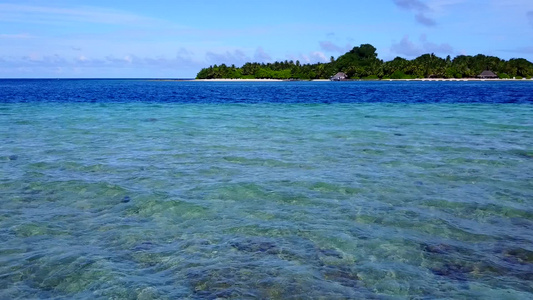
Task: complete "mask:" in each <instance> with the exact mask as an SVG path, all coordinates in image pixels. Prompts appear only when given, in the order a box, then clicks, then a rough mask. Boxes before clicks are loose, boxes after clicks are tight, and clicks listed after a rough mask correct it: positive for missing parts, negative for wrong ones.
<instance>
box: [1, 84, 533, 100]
mask: <svg viewBox="0 0 533 300" xmlns="http://www.w3.org/2000/svg"><path fill="white" fill-rule="evenodd" d="M532 89H533V81H530V80H528V81H519V82H516V81H507V82H506V81H502V82H499V81H498V82H486V81H471V82H420V81H405V82H398V81H382V82H379V81H366V82H365V81H359V82H195V81H180V82H176V81H149V80H121V79H115V80H109V79H108V80H99V79H92V80H83V79H61V80H57V79H48V80H47V79H37V80H36V79H26V80H24V79H15V80H8V79H4V80H0V101H1V102H2V103H10V102H16V103H19V102H69V103H70V102H98V103H110V102H112V103H122V102H127V103H131V102H145V103H146V102H153V103H206V104H222V103H307V104H311V103H312V104H321V103H381V102H385V103H518V104H531V103H533V96H532V93H531V91H532Z"/></svg>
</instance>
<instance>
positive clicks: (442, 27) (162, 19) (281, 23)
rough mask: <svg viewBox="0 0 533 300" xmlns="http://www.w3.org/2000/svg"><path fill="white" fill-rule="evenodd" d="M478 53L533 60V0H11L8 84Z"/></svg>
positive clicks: (5, 28) (0, 56)
mask: <svg viewBox="0 0 533 300" xmlns="http://www.w3.org/2000/svg"><path fill="white" fill-rule="evenodd" d="M365 43H369V44H372V45H374V46H375V47H376V48H377V52H378V55H379V58H381V59H383V60H391V59H393V58H394V57H396V56H401V57H405V58H409V59H411V58H415V57H417V56H419V55H421V54H424V53H435V54H436V55H438V56H441V57H445V56H446V55H451V56H452V57H454V56H456V55H459V54H467V55H475V54H478V53H482V54H486V55H494V56H498V57H501V58H504V59H509V58H513V57H522V58H526V59H528V60H529V61H533V0H375V1H355V0H337V1H315V0H305V1H301V0H284V1H278V0H270V1H264V0H261V1H259V0H257V1H256V0H247V1H241V0H225V1H215V0H197V1H180V0H168V1H167V0H152V1H146V0H143V1H137V0H128V1H120V0H114V1H100V0H92V1H77V0H47V1H44V0H43V1H38V0H34V1H25V0H16V1H0V78H28V77H29V78H32V77H33V78H43V77H44V78H64V77H76V78H86V77H150V78H189V77H195V76H196V73H197V72H198V71H199V70H200V69H201V68H202V67H206V66H209V65H212V64H221V63H226V64H235V65H237V66H240V65H242V64H243V63H244V62H247V61H260V62H269V61H276V60H299V61H300V62H302V63H315V62H318V61H328V60H329V58H330V57H331V56H334V57H338V56H339V55H341V54H343V53H344V52H346V51H347V50H349V49H351V48H352V47H354V46H358V45H360V44H365Z"/></svg>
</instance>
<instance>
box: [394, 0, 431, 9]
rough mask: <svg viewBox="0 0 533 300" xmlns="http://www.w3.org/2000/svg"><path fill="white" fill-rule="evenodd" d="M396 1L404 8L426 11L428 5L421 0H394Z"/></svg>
mask: <svg viewBox="0 0 533 300" xmlns="http://www.w3.org/2000/svg"><path fill="white" fill-rule="evenodd" d="M393 1H394V3H395V4H396V5H397V6H399V7H401V8H404V9H409V10H417V11H425V10H428V6H427V5H426V4H424V3H423V2H421V1H419V0H393Z"/></svg>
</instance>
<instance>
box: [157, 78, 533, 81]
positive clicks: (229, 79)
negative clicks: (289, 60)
mask: <svg viewBox="0 0 533 300" xmlns="http://www.w3.org/2000/svg"><path fill="white" fill-rule="evenodd" d="M160 81H207V82H291V81H312V82H329V81H334V82H335V80H330V79H311V80H300V79H240V78H213V79H191V80H174V79H167V80H160ZM340 81H341V82H348V81H489V82H491V81H494V82H496V81H498V82H499V81H513V82H514V81H517V82H518V81H533V78H532V79H527V78H523V79H512V78H505V79H500V78H415V79H353V80H350V79H348V80H340Z"/></svg>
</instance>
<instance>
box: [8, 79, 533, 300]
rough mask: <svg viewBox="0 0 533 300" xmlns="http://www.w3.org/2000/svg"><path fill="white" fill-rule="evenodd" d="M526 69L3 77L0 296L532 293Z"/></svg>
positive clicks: (531, 93)
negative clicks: (439, 78)
mask: <svg viewBox="0 0 533 300" xmlns="http://www.w3.org/2000/svg"><path fill="white" fill-rule="evenodd" d="M532 232H533V82H525V81H508V82H507V81H501V82H500V81H498V82H485V81H475V82H398V81H394V82H195V81H151V80H81V79H80V80H44V79H43V80H23V79H18V80H0V299H30V298H31V299H216V298H223V299H435V298H448V299H452V298H453V299H458V298H462V299H532V298H533V234H532Z"/></svg>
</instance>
